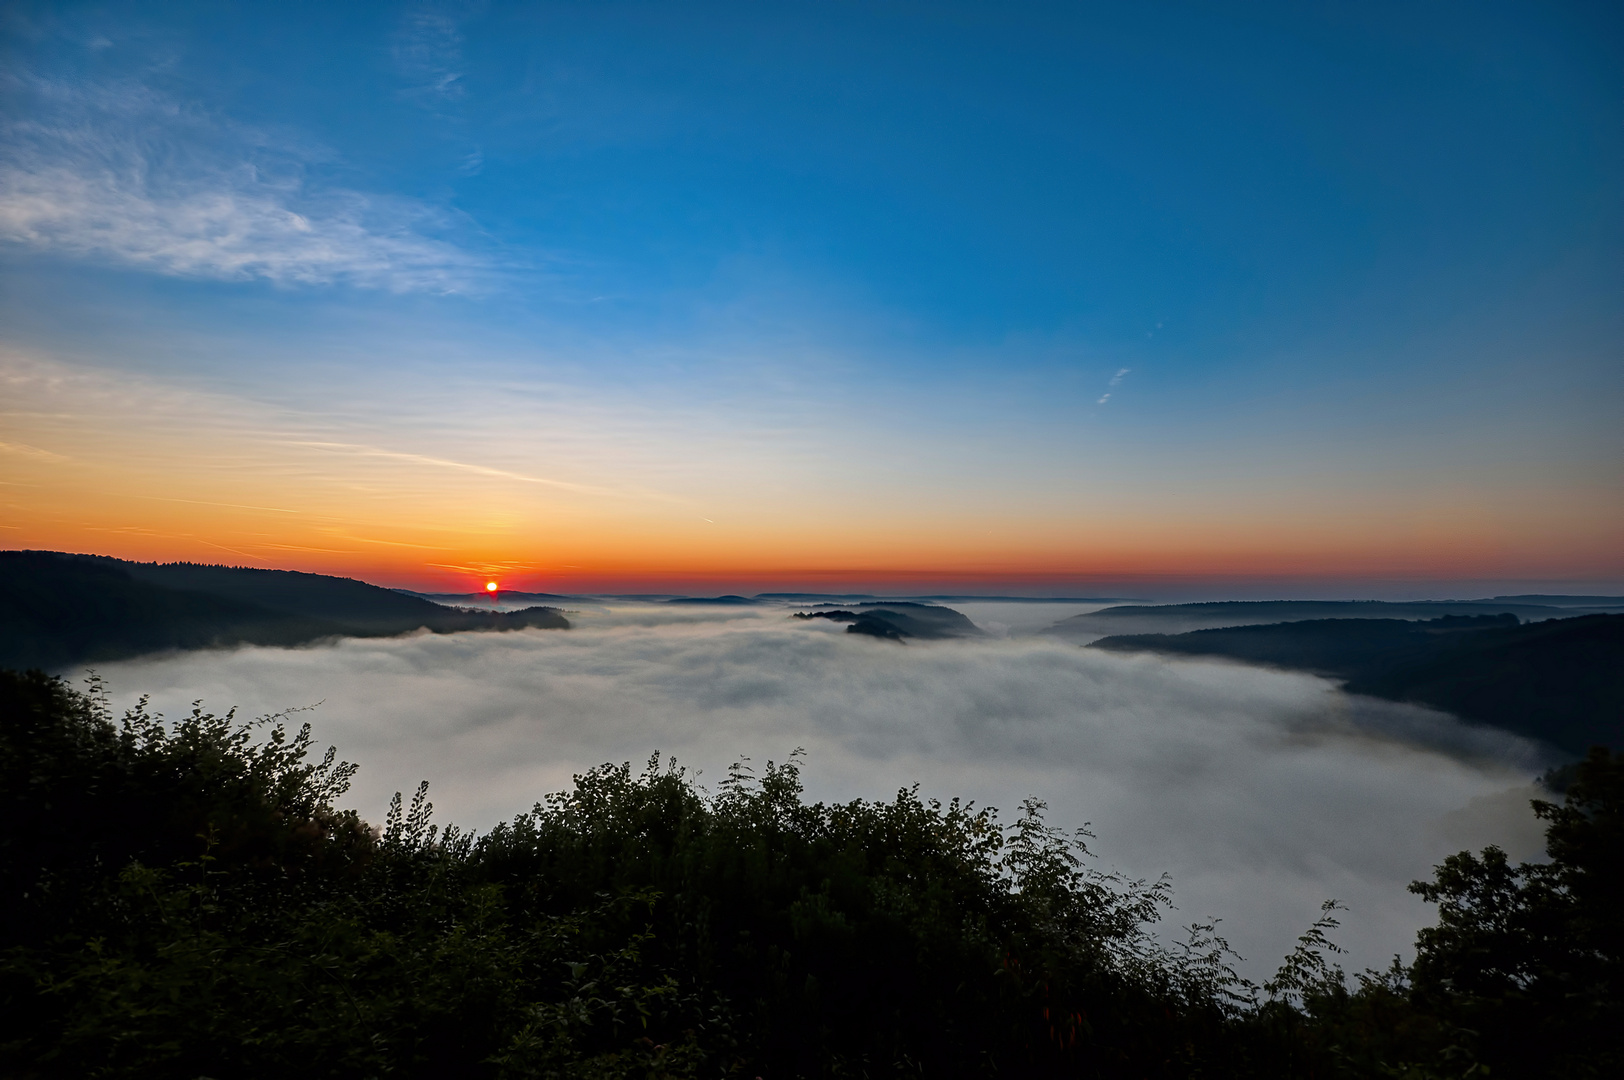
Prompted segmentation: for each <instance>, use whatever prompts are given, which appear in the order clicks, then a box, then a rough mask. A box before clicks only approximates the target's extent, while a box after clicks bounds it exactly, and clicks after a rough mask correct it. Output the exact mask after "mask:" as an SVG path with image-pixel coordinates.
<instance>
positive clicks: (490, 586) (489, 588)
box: [485, 581, 496, 592]
mask: <svg viewBox="0 0 1624 1080" xmlns="http://www.w3.org/2000/svg"><path fill="white" fill-rule="evenodd" d="M485 591H486V592H495V591H496V582H494V581H487V582H486V583H485Z"/></svg>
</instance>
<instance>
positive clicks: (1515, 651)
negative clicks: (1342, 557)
mask: <svg viewBox="0 0 1624 1080" xmlns="http://www.w3.org/2000/svg"><path fill="white" fill-rule="evenodd" d="M1090 648H1096V649H1106V650H1110V651H1114V652H1159V653H1170V654H1177V655H1183V656H1219V657H1227V658H1229V659H1232V660H1242V661H1246V662H1248V663H1261V664H1273V665H1276V666H1279V667H1287V668H1294V669H1297V670H1301V671H1312V672H1314V673H1316V674H1320V675H1327V676H1331V677H1334V678H1339V679H1344V680H1346V686H1347V689H1348V690H1349V691H1351V692H1353V693H1358V694H1370V695H1372V696H1375V697H1383V698H1388V699H1391V700H1394V701H1413V702H1417V703H1419V704H1424V705H1431V706H1434V707H1436V708H1440V709H1444V710H1447V711H1449V712H1452V713H1454V714H1455V715H1457V716H1460V717H1462V718H1464V719H1467V720H1472V721H1476V722H1478V723H1484V724H1492V725H1494V726H1495V727H1500V728H1505V729H1506V730H1508V731H1514V732H1516V733H1517V734H1519V735H1526V736H1529V737H1531V738H1536V739H1542V740H1544V741H1546V742H1548V743H1552V744H1554V745H1556V746H1560V747H1562V748H1563V749H1565V750H1569V751H1572V752H1574V753H1583V752H1584V751H1585V750H1586V749H1588V748H1589V747H1590V746H1591V745H1594V744H1602V745H1609V746H1624V615H1585V616H1581V617H1579V618H1573V619H1551V620H1546V621H1543V622H1537V623H1530V624H1527V625H1521V626H1519V625H1517V624H1516V622H1515V620H1514V619H1513V618H1511V617H1509V616H1498V617H1496V616H1480V617H1476V618H1470V617H1452V616H1446V617H1444V618H1440V619H1432V620H1429V621H1425V622H1411V621H1406V620H1399V619H1320V620H1312V621H1305V622H1293V623H1275V624H1272V625H1268V626H1236V627H1226V628H1223V629H1217V630H1196V631H1193V632H1191V633H1187V634H1132V635H1121V636H1117V637H1107V638H1102V639H1101V640H1099V641H1096V642H1094V643H1093V645H1091V646H1090Z"/></svg>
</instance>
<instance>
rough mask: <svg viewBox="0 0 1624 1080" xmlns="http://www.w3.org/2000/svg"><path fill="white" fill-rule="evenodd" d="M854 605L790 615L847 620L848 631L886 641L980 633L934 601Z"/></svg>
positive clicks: (979, 629) (950, 610)
mask: <svg viewBox="0 0 1624 1080" xmlns="http://www.w3.org/2000/svg"><path fill="white" fill-rule="evenodd" d="M854 608H855V610H852V609H847V608H837V609H833V610H825V611H812V612H796V613H795V615H794V616H793V617H794V618H797V619H828V620H829V621H831V622H840V623H849V624H850V625H849V626H847V627H846V633H848V634H866V635H868V636H869V637H877V638H885V639H887V640H889V641H905V640H906V639H908V638H920V639H922V640H933V639H940V638H957V637H976V636H978V635H980V633H981V628H980V627H978V626H976V624H975V623H973V622H971V621H970V620H969V619H967V618H965V617H964V615H963V614H961V613H960V612H957V611H954V610H953V609H952V608H947V607H941V606H939V605H937V604H915V603H910V602H908V601H905V600H902V601H886V602H870V603H866V604H856V605H854Z"/></svg>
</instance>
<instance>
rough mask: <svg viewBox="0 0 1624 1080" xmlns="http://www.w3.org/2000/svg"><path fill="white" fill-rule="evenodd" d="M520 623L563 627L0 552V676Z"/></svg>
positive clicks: (352, 592)
mask: <svg viewBox="0 0 1624 1080" xmlns="http://www.w3.org/2000/svg"><path fill="white" fill-rule="evenodd" d="M526 626H536V627H543V628H558V629H563V628H567V627H568V626H569V621H568V620H567V619H565V618H564V616H563V615H562V614H561V613H560V612H558V611H557V610H556V609H554V608H529V609H527V610H525V611H517V612H513V613H511V614H499V613H496V612H482V611H464V610H460V609H456V608H446V607H442V606H440V605H438V604H433V603H430V602H429V601H427V600H421V599H418V598H417V597H412V596H404V595H402V594H400V593H396V592H393V591H391V590H389V589H381V588H378V587H377V586H374V585H368V584H366V583H364V582H360V581H353V580H351V579H349V578H335V577H326V576H323V575H321V574H302V573H296V572H293V571H288V570H256V569H245V568H236V567H225V566H199V565H195V564H189V563H170V564H153V563H129V562H124V561H122V560H119V559H110V558H106V557H104V556H91V555H65V554H61V553H58V552H49V551H4V552H0V667H13V668H28V667H39V668H44V669H46V670H60V669H62V668H65V667H69V666H71V665H74V664H82V663H86V662H95V661H103V660H116V659H121V658H123V657H129V656H138V655H141V654H143V653H150V652H161V651H164V650H168V649H198V648H208V647H212V646H225V645H240V644H252V645H298V644H302V643H305V642H310V641H316V640H319V639H321V638H325V637H336V636H348V637H388V636H393V635H395V634H404V633H409V632H411V631H413V630H418V629H422V628H427V629H429V630H432V631H434V632H436V633H450V632H453V631H458V630H512V629H519V628H521V627H526Z"/></svg>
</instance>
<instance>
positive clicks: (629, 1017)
mask: <svg viewBox="0 0 1624 1080" xmlns="http://www.w3.org/2000/svg"><path fill="white" fill-rule="evenodd" d="M286 719H287V718H286V717H272V718H268V719H267V720H264V721H259V722H256V723H252V724H244V723H239V722H238V721H236V720H235V719H234V718H233V717H232V716H231V714H229V713H228V714H226V715H224V716H215V715H212V714H209V713H206V712H203V711H202V710H201V709H199V708H194V710H193V712H192V713H191V714H190V715H189V716H187V717H183V718H181V719H179V720H177V721H175V722H173V723H164V722H162V721H161V720H160V719H159V718H158V717H155V716H152V715H151V714H149V713H148V711H147V710H146V707H145V704H144V703H143V704H142V705H140V706H138V707H137V708H135V709H134V710H132V711H131V712H130V713H128V714H127V715H125V716H124V717H122V718H121V719H119V720H118V721H116V722H115V721H114V719H113V718H112V717H111V716H110V715H109V712H108V710H107V707H106V704H105V700H104V699H103V698H102V697H100V696H99V695H98V693H97V692H96V691H95V689H94V687H93V689H92V692H91V693H89V694H81V693H77V692H75V691H73V690H72V689H70V688H69V687H67V686H66V685H65V684H63V683H62V682H60V681H59V680H55V679H50V678H46V677H44V676H42V675H38V674H37V673H36V674H29V675H16V674H12V673H0V783H3V789H0V798H3V799H4V803H3V805H4V807H5V809H6V812H7V813H8V814H9V815H10V818H9V820H8V826H10V827H8V829H7V830H6V831H5V832H4V834H0V886H3V887H4V889H5V897H6V901H5V902H6V904H7V905H8V906H7V909H6V912H5V915H6V919H5V922H4V925H3V927H0V934H3V935H4V937H3V938H0V945H3V947H4V950H5V951H4V954H3V966H0V999H3V1000H0V1008H3V1012H0V1015H3V1016H4V1018H5V1020H4V1024H3V1026H0V1070H5V1071H7V1072H8V1073H18V1074H22V1075H75V1076H79V1075H83V1076H100V1077H125V1076H130V1077H134V1076H140V1077H177V1078H179V1077H187V1078H192V1077H197V1076H217V1077H225V1076H231V1077H281V1076H289V1075H298V1076H331V1077H373V1076H383V1075H385V1074H388V1075H394V1076H446V1075H456V1076H488V1077H493V1078H494V1077H501V1078H522V1077H566V1076H567V1077H592V1078H596V1077H602V1078H620V1077H638V1078H647V1077H720V1076H740V1077H756V1076H760V1077H793V1076H806V1077H838V1076H859V1075H860V1076H876V1075H894V1074H902V1073H908V1074H920V1075H930V1076H949V1077H952V1076H972V1075H975V1076H980V1075H993V1074H1001V1075H1014V1076H1032V1077H1038V1076H1056V1077H1059V1076H1077V1077H1118V1076H1121V1077H1127V1076H1133V1077H1174V1076H1179V1077H1184V1076H1197V1075H1200V1076H1331V1075H1360V1076H1364V1075H1370V1076H1378V1075H1391V1076H1407V1077H1416V1078H1421V1077H1433V1076H1438V1077H1442V1076H1467V1075H1475V1074H1480V1073H1481V1071H1482V1069H1483V1068H1484V1066H1485V1065H1489V1066H1492V1068H1493V1070H1494V1071H1493V1075H1496V1076H1499V1075H1538V1074H1539V1073H1538V1071H1537V1070H1536V1071H1527V1070H1525V1071H1524V1072H1522V1073H1519V1072H1518V1071H1517V1069H1519V1068H1523V1066H1524V1061H1523V1059H1522V1058H1517V1057H1515V1055H1514V1054H1512V1051H1511V1050H1508V1049H1507V1047H1506V1045H1503V1044H1504V1043H1505V1040H1504V1039H1502V1040H1501V1041H1499V1042H1496V1041H1495V1039H1494V1038H1491V1037H1489V1036H1486V1035H1484V1034H1483V1033H1482V1031H1483V1027H1484V1026H1485V1025H1486V1024H1487V1023H1490V1022H1492V1023H1493V1024H1494V1025H1496V1027H1495V1030H1496V1031H1500V1030H1505V1031H1515V1030H1516V1029H1517V1022H1514V1021H1513V1020H1510V1019H1508V1017H1510V1016H1512V1015H1514V1012H1515V1010H1529V1009H1532V1010H1534V1011H1533V1012H1531V1013H1529V1016H1530V1017H1531V1019H1530V1020H1529V1021H1528V1025H1527V1028H1528V1030H1529V1031H1532V1032H1535V1033H1537V1034H1538V1036H1539V1038H1541V1039H1547V1038H1548V1039H1552V1040H1557V1042H1555V1043H1546V1044H1545V1045H1546V1046H1547V1047H1549V1048H1550V1053H1549V1055H1548V1060H1542V1061H1541V1062H1539V1063H1536V1064H1537V1065H1538V1068H1539V1069H1544V1070H1545V1072H1546V1073H1547V1074H1549V1075H1559V1074H1560V1075H1586V1071H1585V1070H1587V1069H1588V1070H1589V1071H1590V1073H1592V1074H1598V1075H1599V1072H1600V1071H1601V1069H1602V1066H1603V1065H1605V1064H1607V1063H1610V1062H1611V1060H1612V1059H1610V1058H1608V1057H1607V1053H1608V1052H1609V1051H1608V1049H1607V1047H1606V1046H1605V1045H1604V1044H1603V1043H1602V1042H1601V1041H1599V1036H1596V1035H1595V1034H1594V1033H1595V1031H1596V1030H1599V1029H1598V1028H1597V1027H1596V1026H1595V1025H1598V1024H1601V1023H1605V1022H1611V1020H1614V1019H1616V1015H1615V1011H1616V1004H1614V1003H1615V1002H1616V982H1615V981H1614V980H1615V979H1616V959H1617V941H1618V938H1617V926H1618V924H1617V910H1616V909H1617V903H1616V899H1617V896H1618V891H1617V890H1618V880H1617V873H1618V866H1619V860H1618V859H1617V858H1616V855H1617V846H1618V771H1619V766H1618V763H1617V762H1616V761H1615V760H1614V759H1611V758H1607V757H1605V756H1602V757H1593V758H1592V759H1591V761H1589V762H1587V763H1585V764H1584V765H1582V766H1581V767H1580V769H1579V770H1578V773H1577V775H1576V778H1575V780H1574V782H1573V783H1572V785H1570V787H1569V791H1568V802H1567V805H1566V806H1564V807H1554V806H1546V807H1544V808H1543V809H1542V811H1541V812H1542V813H1544V814H1545V815H1546V817H1547V818H1548V819H1549V820H1550V821H1551V836H1552V855H1553V861H1552V863H1550V864H1548V865H1547V864H1541V865H1540V866H1537V867H1521V868H1516V869H1512V868H1509V867H1506V866H1504V859H1503V856H1502V857H1500V858H1499V861H1498V862H1496V859H1495V853H1494V852H1493V851H1492V850H1491V851H1490V852H1486V853H1484V855H1483V856H1482V857H1481V858H1474V857H1472V856H1469V855H1461V856H1456V857H1455V858H1454V859H1452V860H1450V862H1449V863H1447V864H1446V865H1445V866H1444V867H1442V868H1440V872H1439V876H1438V879H1437V880H1436V881H1435V882H1434V883H1431V884H1429V885H1427V886H1422V887H1421V888H1422V889H1423V890H1424V891H1425V894H1426V895H1427V896H1428V897H1429V898H1430V899H1433V900H1435V901H1436V902H1438V903H1439V905H1440V921H1439V925H1438V927H1436V928H1434V929H1433V930H1430V931H1428V932H1427V934H1425V935H1423V939H1422V942H1421V957H1420V960H1419V961H1418V963H1417V965H1416V967H1415V969H1414V970H1413V971H1410V970H1408V969H1404V968H1401V967H1398V966H1397V965H1396V964H1395V968H1394V969H1393V970H1392V971H1390V972H1387V973H1384V974H1380V975H1378V974H1376V973H1368V972H1367V973H1366V974H1365V975H1363V976H1360V977H1359V979H1358V980H1357V987H1356V988H1349V987H1348V985H1347V983H1346V980H1345V979H1344V977H1343V975H1342V973H1341V971H1340V970H1339V969H1337V968H1336V967H1335V966H1334V964H1332V963H1331V962H1330V960H1329V959H1328V958H1329V957H1331V956H1334V954H1335V953H1336V951H1337V950H1336V947H1335V945H1334V944H1333V943H1332V941H1331V938H1330V933H1331V931H1333V930H1334V929H1335V928H1336V920H1335V916H1334V911H1335V905H1334V904H1328V905H1327V907H1326V909H1325V911H1324V913H1323V916H1322V918H1321V920H1320V921H1319V922H1318V923H1316V924H1315V925H1314V926H1313V927H1312V928H1310V930H1309V931H1308V932H1307V933H1306V934H1305V935H1304V936H1303V938H1302V939H1301V941H1300V942H1299V948H1298V949H1297V950H1296V951H1295V952H1294V953H1293V955H1292V957H1290V958H1288V960H1287V962H1286V964H1285V965H1284V966H1283V967H1282V969H1281V972H1280V974H1278V975H1277V976H1276V977H1275V978H1274V979H1273V980H1270V982H1269V983H1267V984H1266V985H1265V986H1264V987H1263V988H1262V991H1263V992H1262V993H1261V994H1260V993H1259V990H1258V988H1254V987H1253V986H1251V985H1250V984H1248V983H1246V982H1245V981H1244V980H1241V979H1239V978H1238V977H1237V976H1236V975H1235V973H1234V971H1233V969H1232V968H1231V967H1230V965H1229V961H1230V959H1231V954H1230V953H1229V951H1228V948H1227V946H1226V945H1225V944H1224V942H1223V940H1222V939H1221V938H1220V937H1218V936H1217V934H1216V933H1215V931H1214V928H1213V927H1211V926H1197V927H1193V928H1191V931H1190V935H1189V937H1188V939H1187V940H1185V941H1184V942H1182V943H1180V944H1179V945H1177V946H1175V947H1171V948H1169V947H1164V946H1163V945H1161V944H1160V943H1159V941H1158V939H1157V938H1156V937H1155V936H1154V935H1153V930H1154V927H1155V925H1156V923H1157V920H1158V919H1159V917H1160V916H1161V915H1162V913H1163V912H1164V911H1165V910H1166V909H1167V907H1168V900H1169V896H1168V885H1167V883H1166V881H1158V882H1143V881H1125V880H1121V879H1119V878H1116V877H1114V876H1112V875H1108V874H1104V873H1101V872H1100V871H1098V870H1097V869H1095V868H1094V867H1093V866H1092V865H1091V863H1090V860H1089V857H1088V853H1087V848H1086V846H1085V841H1086V840H1087V836H1086V834H1076V835H1068V834H1065V833H1062V832H1060V831H1059V830H1056V829H1054V828H1052V827H1051V826H1049V825H1048V824H1047V823H1046V822H1045V821H1044V819H1043V806H1042V804H1041V803H1037V802H1035V801H1028V802H1027V803H1026V804H1025V805H1023V807H1022V808H1021V811H1020V813H1019V814H1018V815H1017V816H1016V817H1015V819H1014V820H1013V821H1012V822H1009V823H1007V824H1005V823H1002V822H1000V821H999V820H998V818H997V815H996V814H995V812H993V811H991V810H987V809H979V808H976V807H973V806H967V805H964V804H961V803H959V802H956V801H955V802H951V803H948V804H945V805H944V804H941V803H938V802H934V801H929V800H925V799H922V798H921V797H920V796H919V794H918V792H917V791H915V790H913V789H905V790H902V791H900V792H898V793H897V795H896V797H895V798H894V799H892V800H890V801H886V802H862V801H858V802H852V803H845V804H835V805H829V804H821V803H817V804H809V803H807V802H806V801H805V799H804V798H803V794H802V789H801V785H800V780H799V773H798V769H797V762H796V758H795V756H793V755H792V757H791V759H790V761H788V762H786V763H785V764H782V765H778V764H773V763H768V764H767V766H766V768H765V769H764V770H763V771H762V773H761V775H760V776H759V777H757V776H755V775H753V774H752V772H751V770H750V769H749V768H748V767H747V766H746V765H745V764H743V763H741V764H740V765H738V766H735V768H734V769H733V771H732V772H731V773H730V775H729V776H728V777H727V778H726V779H725V780H724V781H723V782H722V783H721V784H719V785H718V786H717V788H716V790H715V791H714V792H707V791H706V790H704V789H703V788H701V787H699V786H698V785H697V784H696V783H695V782H694V781H693V779H692V778H691V777H690V776H688V775H687V774H686V773H685V772H684V770H682V769H680V768H678V767H677V766H676V764H675V763H673V762H663V761H661V760H660V759H659V758H658V757H655V758H653V759H651V760H650V761H649V763H648V765H647V766H646V767H645V768H644V769H642V770H641V771H636V770H633V769H632V768H631V767H630V766H628V765H620V766H609V765H606V766H602V767H600V768H597V769H593V770H591V771H590V772H587V773H585V774H583V775H582V776H579V777H577V778H576V783H575V785H574V787H573V789H572V790H570V791H568V792H563V793H559V794H555V795H551V796H548V797H547V798H546V799H544V800H543V801H542V802H541V803H539V804H538V805H537V806H536V807H535V808H534V809H533V810H532V811H531V812H530V813H528V814H524V815H521V816H520V817H518V818H516V819H515V820H513V821H511V822H508V823H506V824H503V825H501V826H499V827H497V828H495V829H493V830H491V831H490V832H489V833H487V834H485V835H482V836H475V835H472V834H468V833H464V832H461V831H459V830H457V829H455V828H450V829H446V830H444V831H443V832H442V831H439V830H437V829H436V827H435V826H434V825H433V824H432V823H431V814H432V806H431V805H430V804H429V802H428V799H427V791H426V785H425V786H424V787H420V788H419V790H418V792H417V793H416V796H415V797H414V798H413V799H412V800H410V801H409V802H405V801H403V800H401V799H400V797H399V796H397V797H396V801H395V803H394V804H393V805H392V807H391V809H390V812H389V814H388V816H387V818H386V820H385V821H384V823H383V825H382V827H381V828H379V829H376V830H373V829H370V828H368V827H367V826H365V825H364V824H363V823H362V822H361V821H360V820H359V819H357V818H356V817H355V816H354V815H353V814H352V813H346V812H342V811H339V810H337V809H336V808H335V803H336V801H337V799H338V798H340V797H341V796H342V794H343V793H344V791H345V789H346V786H347V784H348V781H349V779H350V777H351V775H352V774H353V771H354V769H353V766H349V765H346V764H342V763H339V762H337V761H336V759H335V756H334V754H333V753H332V752H331V751H329V752H328V754H327V755H326V756H325V757H324V758H323V759H322V760H321V761H320V762H317V763H311V762H309V761H307V760H306V757H307V754H308V752H309V750H310V748H311V746H310V733H309V730H308V728H303V729H301V730H300V731H298V732H296V733H290V732H289V730H288V728H287V726H286ZM1559 1006H1560V1007H1559ZM1564 1009H1565V1010H1567V1012H1566V1013H1564V1012H1563V1011H1562V1010H1564ZM1496 1010H1499V1011H1496ZM1507 1010H1512V1011H1509V1012H1508V1011H1507ZM1540 1010H1545V1011H1540ZM1586 1010H1588V1011H1586ZM1484 1018H1487V1019H1486V1020H1485V1019H1484ZM1480 1021H1483V1022H1482V1023H1480ZM1473 1024H1479V1026H1478V1027H1473V1026H1472V1025H1473ZM1561 1040H1565V1042H1562V1041H1561ZM1587 1040H1588V1041H1587ZM1507 1063H1510V1064H1507ZM1558 1064H1560V1066H1561V1067H1562V1069H1564V1070H1566V1071H1565V1072H1561V1073H1559V1072H1557V1071H1555V1070H1556V1067H1557V1065H1558ZM1503 1066H1504V1067H1503ZM1473 1070H1477V1073H1474V1072H1473Z"/></svg>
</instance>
